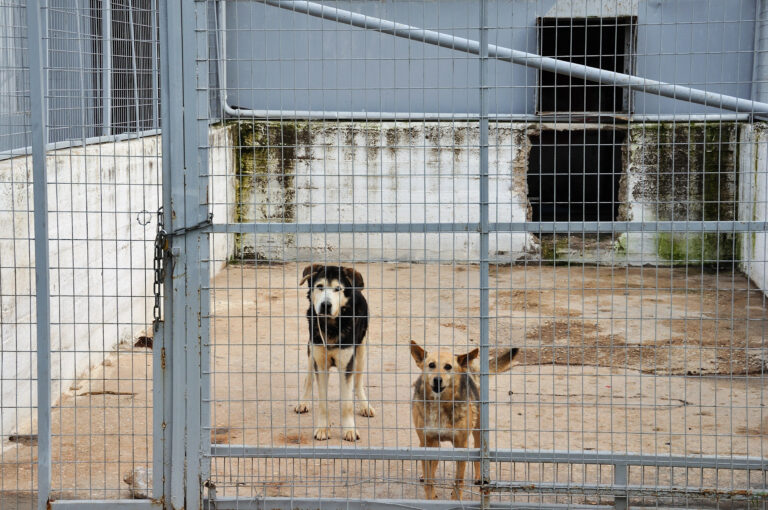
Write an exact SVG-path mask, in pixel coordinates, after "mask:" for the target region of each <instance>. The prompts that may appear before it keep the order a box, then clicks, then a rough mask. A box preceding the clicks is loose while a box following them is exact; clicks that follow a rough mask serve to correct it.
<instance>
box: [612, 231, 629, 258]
mask: <svg viewBox="0 0 768 510" xmlns="http://www.w3.org/2000/svg"><path fill="white" fill-rule="evenodd" d="M628 242H629V241H628V239H627V234H621V235H620V236H619V237H618V238H617V239H616V242H615V243H614V245H613V251H615V252H616V253H617V254H619V255H626V254H627V243H628Z"/></svg>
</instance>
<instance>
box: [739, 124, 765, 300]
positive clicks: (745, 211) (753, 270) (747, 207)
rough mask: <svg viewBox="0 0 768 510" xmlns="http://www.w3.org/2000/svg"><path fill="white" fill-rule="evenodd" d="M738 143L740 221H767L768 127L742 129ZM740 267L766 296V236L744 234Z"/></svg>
mask: <svg viewBox="0 0 768 510" xmlns="http://www.w3.org/2000/svg"><path fill="white" fill-rule="evenodd" d="M740 139H741V140H740V141H741V150H740V152H739V170H740V175H739V203H740V209H739V220H742V221H768V126H766V124H764V123H758V124H748V125H744V126H742V128H741V136H740ZM740 267H741V270H742V271H744V273H746V274H747V276H749V278H750V280H752V281H753V282H754V283H755V285H757V286H758V287H759V288H760V289H762V290H763V291H764V292H768V234H766V233H765V232H754V233H747V234H743V236H742V242H741V264H740Z"/></svg>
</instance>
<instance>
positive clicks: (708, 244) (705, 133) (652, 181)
mask: <svg viewBox="0 0 768 510" xmlns="http://www.w3.org/2000/svg"><path fill="white" fill-rule="evenodd" d="M742 145H743V144H740V142H739V127H738V125H737V124H735V123H729V122H712V123H707V124H705V123H676V124H674V123H660V124H654V123H648V124H637V125H633V126H632V127H631V128H630V131H629V142H628V146H627V149H626V150H627V158H626V160H627V166H626V169H625V174H624V176H623V182H622V188H623V197H622V200H623V204H622V207H621V212H620V215H621V218H620V219H623V220H628V221H657V220H658V221H701V220H721V221H731V220H735V219H736V218H737V214H738V208H739V204H738V189H737V181H738V176H737V174H738V170H737V168H738V166H739V149H740V147H741V146H742ZM738 243H739V238H738V236H735V235H733V234H726V233H724V234H716V233H706V234H676V233H675V234H673V233H626V234H624V235H622V236H621V238H620V239H619V246H618V249H619V251H620V252H622V253H623V254H624V255H625V256H626V257H627V259H628V261H630V263H634V264H645V263H651V264H659V263H661V264H664V263H670V264H700V263H705V264H714V263H723V262H729V261H733V260H734V255H735V256H736V259H738V253H739V249H738Z"/></svg>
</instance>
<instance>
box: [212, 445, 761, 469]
mask: <svg viewBox="0 0 768 510" xmlns="http://www.w3.org/2000/svg"><path fill="white" fill-rule="evenodd" d="M210 455H211V456H212V457H239V458H290V459H357V460H444V461H458V460H464V461H470V462H473V461H479V460H481V455H480V450H479V449H477V448H422V447H413V448H376V447H367V448H354V447H353V448H345V447H338V446H317V447H309V448H306V447H303V448H302V447H261V446H251V445H213V446H211V450H210ZM490 459H491V462H523V463H534V464H601V465H627V466H657V467H683V468H712V469H737V470H763V469H766V468H768V458H763V457H744V456H738V457H736V456H734V457H724V456H715V455H699V456H682V455H641V454H632V453H614V452H601V451H594V452H593V451H589V452H587V451H570V450H508V449H497V450H491V452H490Z"/></svg>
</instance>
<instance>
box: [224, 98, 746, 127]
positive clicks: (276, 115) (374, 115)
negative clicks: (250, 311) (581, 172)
mask: <svg viewBox="0 0 768 510" xmlns="http://www.w3.org/2000/svg"><path fill="white" fill-rule="evenodd" d="M223 105H224V106H223V108H224V111H225V112H226V114H227V115H229V116H231V117H240V118H249V119H251V118H252V119H271V120H333V121H358V122H387V121H389V122H395V121H412V122H413V121H416V122H439V121H446V122H450V121H454V122H455V121H477V120H479V119H480V114H479V113H476V112H470V113H435V112H368V111H339V110H251V109H248V108H238V107H233V106H230V105H229V104H228V103H223ZM750 119H751V116H750V114H748V113H710V114H684V113H676V114H662V115H654V114H648V115H646V114H642V115H640V114H638V115H622V114H605V113H600V114H594V115H589V114H585V113H566V112H563V113H558V114H556V115H550V114H542V115H532V114H526V113H518V114H515V113H489V114H488V120H490V121H492V122H526V123H529V124H534V123H535V124H555V123H556V124H564V123H565V124H573V125H574V126H575V127H578V126H582V125H583V126H589V125H595V124H599V125H604V126H611V127H616V128H621V127H622V126H624V125H625V124H627V123H630V122H681V123H686V122H747V121H749V120H750Z"/></svg>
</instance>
